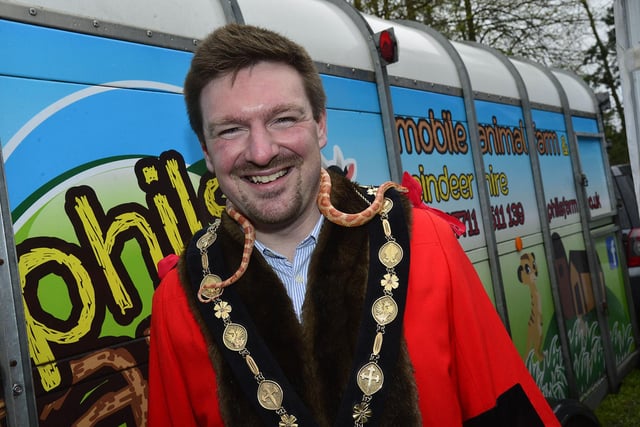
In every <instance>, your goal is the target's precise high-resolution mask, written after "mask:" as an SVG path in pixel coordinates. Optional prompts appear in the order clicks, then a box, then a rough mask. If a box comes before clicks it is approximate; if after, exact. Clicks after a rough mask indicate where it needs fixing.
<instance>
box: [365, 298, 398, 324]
mask: <svg viewBox="0 0 640 427" xmlns="http://www.w3.org/2000/svg"><path fill="white" fill-rule="evenodd" d="M371 315H372V316H373V318H374V319H375V321H376V322H378V325H380V326H384V325H388V324H389V323H391V322H393V321H394V320H395V318H396V316H397V315H398V304H396V302H395V301H394V299H393V298H392V297H390V296H389V295H385V296H383V297H380V298H378V299H377V300H376V301H375V302H374V303H373V305H372V306H371Z"/></svg>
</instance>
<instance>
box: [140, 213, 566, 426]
mask: <svg viewBox="0 0 640 427" xmlns="http://www.w3.org/2000/svg"><path fill="white" fill-rule="evenodd" d="M412 215H413V223H412V227H411V230H412V231H411V247H410V250H411V263H410V271H409V286H408V295H407V299H406V308H405V314H404V337H405V340H406V343H407V348H408V353H409V356H410V359H411V363H412V365H413V368H414V370H415V381H416V386H417V394H418V401H419V410H420V412H421V414H422V420H423V425H425V426H439V427H440V426H447V427H449V426H459V425H462V424H463V422H465V421H468V420H470V419H473V418H474V417H479V416H482V415H483V414H484V413H486V412H488V411H489V412H490V411H491V410H492V409H493V408H494V407H496V405H497V402H498V401H499V399H500V397H501V396H502V395H503V394H504V393H505V392H506V391H507V390H509V389H511V388H512V387H513V386H515V385H517V384H519V385H520V386H521V387H522V389H523V390H524V393H525V395H526V397H527V398H528V400H529V402H530V403H531V405H533V408H534V409H535V411H536V412H537V414H538V416H539V417H540V419H541V420H542V422H543V423H544V425H545V426H559V425H560V424H559V422H558V421H557V419H556V417H555V416H554V414H553V412H552V410H551V408H550V407H549V405H548V404H547V402H546V399H545V398H544V396H543V395H542V393H541V392H540V390H539V389H538V387H537V386H536V384H535V382H534V381H533V379H532V377H531V376H530V374H529V372H528V371H527V369H526V367H525V365H524V363H523V362H522V359H521V358H520V355H519V354H518V352H517V351H516V349H515V347H514V345H513V343H512V341H511V340H510V337H509V335H508V334H507V332H506V330H505V328H504V326H503V324H502V322H501V320H500V318H499V316H498V315H497V312H496V310H495V308H494V306H493V305H492V303H491V301H490V300H489V298H488V296H487V294H486V292H485V289H484V287H483V285H482V283H481V282H480V280H479V278H478V276H477V273H476V271H475V269H474V267H473V266H472V264H471V263H470V261H469V260H468V258H467V256H466V254H465V253H464V251H463V250H462V248H461V246H460V245H459V243H458V241H457V239H456V238H455V236H454V234H453V233H452V232H451V228H450V226H449V225H448V224H447V223H446V222H444V221H443V220H442V219H441V218H438V217H437V216H436V215H434V214H433V213H431V212H429V211H425V210H421V209H413V214H412ZM425 278H427V279H425ZM217 396H218V388H217V383H216V373H215V372H214V368H213V365H212V362H211V360H210V357H209V352H208V348H207V341H206V340H205V337H204V335H203V332H202V330H201V324H200V323H198V322H197V321H196V318H195V317H194V314H193V313H192V311H191V307H190V305H189V302H188V300H187V297H186V295H185V291H184V287H183V286H182V285H181V283H180V276H179V273H178V270H177V269H173V270H171V271H169V272H168V273H167V275H166V276H165V277H164V279H163V280H162V282H161V284H160V286H159V287H158V289H157V290H156V292H155V295H154V297H153V312H152V323H151V341H150V358H149V425H150V426H151V427H161V426H181V427H196V426H223V425H224V423H223V420H222V417H221V413H220V410H219V407H218V404H217V402H218V401H217ZM503 406H504V405H503ZM512 410H513V411H518V410H519V409H517V408H513V409H512ZM478 425H483V424H478ZM487 425H489V424H487Z"/></svg>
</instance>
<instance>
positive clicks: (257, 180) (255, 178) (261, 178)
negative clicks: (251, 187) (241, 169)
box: [249, 170, 287, 184]
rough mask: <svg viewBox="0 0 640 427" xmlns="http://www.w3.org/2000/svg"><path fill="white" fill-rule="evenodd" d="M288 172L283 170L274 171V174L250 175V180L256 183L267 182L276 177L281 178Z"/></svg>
mask: <svg viewBox="0 0 640 427" xmlns="http://www.w3.org/2000/svg"><path fill="white" fill-rule="evenodd" d="M286 173H287V172H286V171H284V170H282V171H280V172H277V173H274V174H272V175H267V176H252V177H249V181H251V182H253V183H254V184H266V183H268V182H271V181H275V180H276V179H278V178H280V177H281V176H284V175H285V174H286Z"/></svg>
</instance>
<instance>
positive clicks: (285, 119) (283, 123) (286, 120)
mask: <svg viewBox="0 0 640 427" xmlns="http://www.w3.org/2000/svg"><path fill="white" fill-rule="evenodd" d="M297 121H298V119H297V118H296V117H294V116H290V115H284V116H280V117H276V118H275V119H274V120H273V126H275V127H288V126H291V125H293V124H294V123H296V122H297Z"/></svg>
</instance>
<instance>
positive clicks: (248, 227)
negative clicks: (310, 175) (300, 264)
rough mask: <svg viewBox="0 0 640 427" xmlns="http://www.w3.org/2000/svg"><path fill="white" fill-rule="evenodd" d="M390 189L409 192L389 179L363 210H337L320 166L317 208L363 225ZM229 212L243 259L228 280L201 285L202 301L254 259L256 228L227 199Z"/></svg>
mask: <svg viewBox="0 0 640 427" xmlns="http://www.w3.org/2000/svg"><path fill="white" fill-rule="evenodd" d="M389 188H396V189H397V190H398V191H401V192H406V191H407V190H406V189H405V188H404V187H402V186H401V185H399V184H396V183H395V182H392V181H387V182H385V183H383V184H382V185H381V186H380V187H378V190H377V191H376V196H375V198H374V200H373V202H371V204H370V205H369V206H368V207H367V208H366V209H365V210H363V211H361V212H358V213H351V214H348V213H345V212H342V211H340V210H338V209H336V208H335V207H334V206H333V204H332V203H331V178H330V176H329V173H328V172H327V171H326V170H324V169H320V190H319V191H318V199H317V203H318V209H319V210H320V213H322V215H324V216H325V217H326V218H327V219H328V220H329V221H331V222H333V223H334V224H337V225H341V226H343V227H358V226H360V225H363V224H366V223H367V222H369V221H370V220H371V219H372V218H373V217H374V216H375V215H377V214H378V213H379V212H380V211H381V210H382V208H383V206H384V193H385V192H386V191H387V190H388V189H389ZM226 211H227V214H229V216H230V217H231V218H233V220H235V221H236V222H237V223H238V224H239V225H240V227H242V231H243V232H244V248H243V250H242V260H241V261H240V266H239V267H238V269H237V270H236V272H235V273H233V275H231V277H229V278H228V279H226V280H224V281H222V282H218V283H207V284H205V285H202V286H201V288H200V290H199V291H198V298H199V299H200V301H202V302H209V301H211V300H212V299H211V298H207V297H205V296H202V292H203V291H204V290H207V289H222V288H225V287H227V286H229V285H230V284H232V283H234V282H235V281H236V280H238V279H239V278H240V277H242V275H243V274H244V272H245V271H247V267H248V266H249V260H250V259H251V252H252V251H253V244H254V242H255V239H256V231H255V229H254V228H253V225H252V224H251V222H250V221H249V220H248V219H247V218H246V217H245V216H244V215H242V214H241V213H240V212H238V211H237V210H236V209H235V207H234V206H233V204H231V203H230V202H229V201H227V206H226Z"/></svg>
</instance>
